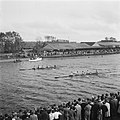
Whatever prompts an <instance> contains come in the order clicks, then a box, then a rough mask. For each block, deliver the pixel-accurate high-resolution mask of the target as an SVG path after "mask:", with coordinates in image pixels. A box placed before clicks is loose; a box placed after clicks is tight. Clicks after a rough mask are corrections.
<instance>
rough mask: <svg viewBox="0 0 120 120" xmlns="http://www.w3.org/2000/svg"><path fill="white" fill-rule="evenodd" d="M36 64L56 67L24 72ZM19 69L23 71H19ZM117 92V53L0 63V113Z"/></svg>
mask: <svg viewBox="0 0 120 120" xmlns="http://www.w3.org/2000/svg"><path fill="white" fill-rule="evenodd" d="M38 65H43V66H47V65H57V67H58V69H55V70H54V69H52V70H27V69H30V68H32V67H34V66H35V67H37V66H38ZM21 68H24V69H26V70H23V71H20V69H21ZM96 69H97V70H98V72H99V73H100V74H99V76H95V75H94V76H77V77H72V78H69V77H67V78H58V79H55V78H54V77H55V76H62V75H69V74H70V73H71V71H73V72H76V71H78V72H79V73H82V71H85V72H86V71H87V70H88V71H89V72H95V70H96ZM118 91H120V54H115V55H104V56H101V55H98V56H89V57H88V56H80V57H66V58H55V59H53V58H46V59H43V61H39V62H29V61H23V62H20V63H12V62H0V112H4V113H5V112H10V111H12V110H19V109H24V108H29V109H32V108H34V107H35V108H37V107H39V106H47V105H51V104H53V103H56V104H60V103H62V102H65V101H72V100H74V99H77V98H79V97H81V98H86V97H90V98H91V96H93V95H94V96H96V95H101V94H103V93H110V92H118Z"/></svg>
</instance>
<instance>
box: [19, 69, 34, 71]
mask: <svg viewBox="0 0 120 120" xmlns="http://www.w3.org/2000/svg"><path fill="white" fill-rule="evenodd" d="M19 70H20V71H24V70H34V69H19Z"/></svg>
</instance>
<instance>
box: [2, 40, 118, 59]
mask: <svg viewBox="0 0 120 120" xmlns="http://www.w3.org/2000/svg"><path fill="white" fill-rule="evenodd" d="M0 46H1V43H0ZM35 46H36V42H23V45H22V53H20V54H22V56H25V57H28V56H31V55H34V54H37V55H38V56H42V57H61V56H63V57H64V56H80V55H82V56H83V55H97V54H99V55H100V54H117V53H120V41H116V40H115V39H105V40H101V41H98V42H81V43H76V42H69V41H68V40H57V41H47V42H45V46H44V47H39V48H37V53H36V52H35V51H34V48H35ZM0 50H1V51H2V47H0Z"/></svg>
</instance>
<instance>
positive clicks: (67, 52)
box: [42, 48, 120, 56]
mask: <svg viewBox="0 0 120 120" xmlns="http://www.w3.org/2000/svg"><path fill="white" fill-rule="evenodd" d="M117 53H120V48H102V49H88V50H87V49H83V50H77V49H76V50H53V51H44V52H43V54H42V56H71V55H74V56H75V55H76V56H84V55H104V54H117Z"/></svg>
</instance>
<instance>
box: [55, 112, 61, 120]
mask: <svg viewBox="0 0 120 120" xmlns="http://www.w3.org/2000/svg"><path fill="white" fill-rule="evenodd" d="M53 114H54V119H58V118H59V115H62V114H61V113H60V112H54V113H53Z"/></svg>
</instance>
